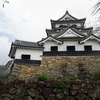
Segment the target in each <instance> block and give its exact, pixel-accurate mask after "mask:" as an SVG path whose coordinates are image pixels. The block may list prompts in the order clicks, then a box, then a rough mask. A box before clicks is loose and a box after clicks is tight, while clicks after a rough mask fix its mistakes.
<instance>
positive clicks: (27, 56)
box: [21, 55, 30, 60]
mask: <svg viewBox="0 0 100 100" xmlns="http://www.w3.org/2000/svg"><path fill="white" fill-rule="evenodd" d="M21 58H22V59H27V60H28V59H30V55H22V57H21Z"/></svg>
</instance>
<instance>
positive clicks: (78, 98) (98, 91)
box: [0, 80, 100, 100]
mask: <svg viewBox="0 0 100 100" xmlns="http://www.w3.org/2000/svg"><path fill="white" fill-rule="evenodd" d="M61 84H62V85H61ZM0 100H100V84H96V83H95V82H92V81H54V80H49V81H33V80H31V81H22V80H21V81H19V80H14V81H12V82H8V83H6V84H5V83H1V82H0Z"/></svg>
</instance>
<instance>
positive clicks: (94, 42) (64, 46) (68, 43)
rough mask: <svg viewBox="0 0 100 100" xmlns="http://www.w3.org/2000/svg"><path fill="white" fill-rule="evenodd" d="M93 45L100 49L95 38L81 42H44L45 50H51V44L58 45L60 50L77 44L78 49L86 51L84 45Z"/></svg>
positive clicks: (94, 47) (93, 48)
mask: <svg viewBox="0 0 100 100" xmlns="http://www.w3.org/2000/svg"><path fill="white" fill-rule="evenodd" d="M88 45H91V46H92V50H100V44H99V43H98V42H97V41H95V40H92V41H91V40H89V41H86V42H85V43H83V44H79V43H78V41H65V42H64V43H63V44H57V43H56V42H55V41H46V42H45V44H44V47H45V49H44V51H51V46H58V51H66V50H67V46H75V50H76V51H84V46H88Z"/></svg>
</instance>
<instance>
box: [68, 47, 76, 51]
mask: <svg viewBox="0 0 100 100" xmlns="http://www.w3.org/2000/svg"><path fill="white" fill-rule="evenodd" d="M67 51H75V46H67Z"/></svg>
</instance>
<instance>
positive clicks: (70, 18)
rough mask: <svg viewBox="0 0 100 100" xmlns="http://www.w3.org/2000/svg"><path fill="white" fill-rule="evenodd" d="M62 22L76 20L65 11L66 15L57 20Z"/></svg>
mask: <svg viewBox="0 0 100 100" xmlns="http://www.w3.org/2000/svg"><path fill="white" fill-rule="evenodd" d="M62 20H77V18H75V17H73V16H72V15H70V14H69V12H68V11H66V13H65V14H64V15H63V16H62V17H61V18H59V19H58V21H62Z"/></svg>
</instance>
